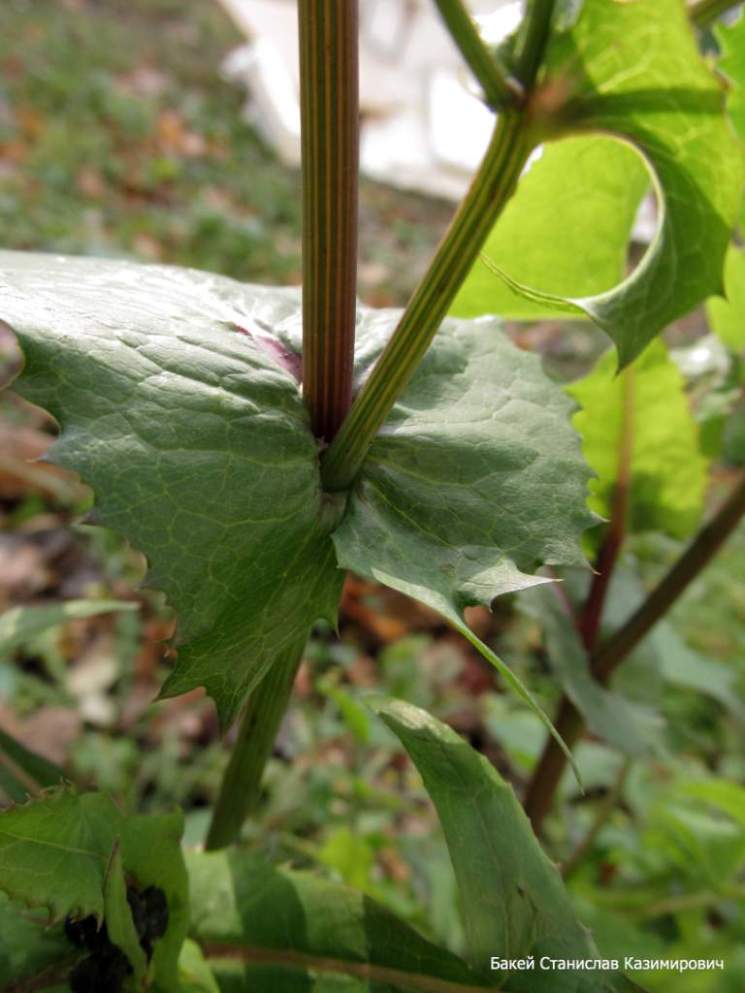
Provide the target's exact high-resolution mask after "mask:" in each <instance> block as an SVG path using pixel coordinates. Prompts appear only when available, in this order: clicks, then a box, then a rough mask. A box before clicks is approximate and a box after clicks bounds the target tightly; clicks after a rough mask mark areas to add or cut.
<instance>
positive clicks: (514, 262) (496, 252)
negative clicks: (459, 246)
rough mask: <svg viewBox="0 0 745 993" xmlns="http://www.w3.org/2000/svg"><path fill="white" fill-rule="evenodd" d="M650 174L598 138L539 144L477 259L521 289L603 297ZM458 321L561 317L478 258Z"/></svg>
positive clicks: (619, 274)
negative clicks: (536, 155) (537, 155)
mask: <svg viewBox="0 0 745 993" xmlns="http://www.w3.org/2000/svg"><path fill="white" fill-rule="evenodd" d="M648 184H649V174H648V173H647V170H646V168H645V167H644V165H643V163H642V161H641V160H640V158H639V156H638V155H637V153H636V152H634V151H633V150H632V149H630V148H629V147H628V146H626V145H624V144H622V143H620V142H616V141H611V140H609V139H608V138H604V137H597V136H592V137H582V138H567V139H566V140H564V141H561V142H554V143H551V144H548V145H546V146H544V148H543V150H542V154H541V157H540V159H538V161H536V162H533V164H532V165H531V166H530V168H529V170H528V172H527V173H525V174H524V175H523V176H522V178H521V179H520V183H519V185H518V188H517V192H516V193H515V196H514V197H513V198H512V200H511V201H510V202H509V204H508V205H507V208H506V209H505V211H504V213H503V214H502V216H501V217H500V219H499V220H498V221H497V223H496V225H495V226H494V229H493V231H492V233H491V234H490V235H489V237H488V239H487V241H486V243H485V245H484V248H483V255H484V256H486V257H487V258H488V259H493V260H495V261H496V262H497V263H498V264H499V265H500V266H504V267H506V268H507V269H508V271H509V273H510V276H511V277H513V279H515V280H517V281H518V282H519V283H521V284H524V285H527V286H539V287H540V288H541V289H542V290H544V291H546V293H549V294H556V295H558V296H562V297H570V296H579V295H586V296H590V295H591V294H595V293H601V292H603V291H604V290H609V289H611V287H613V286H615V285H616V284H617V283H618V282H620V280H621V279H622V278H623V276H624V272H625V268H626V253H627V245H628V241H629V238H630V237H631V230H632V226H633V223H634V217H635V215H636V210H637V207H638V206H639V201H640V199H641V197H642V194H643V193H644V191H645V189H646V188H647V186H648ZM450 312H451V313H452V314H454V315H455V316H456V317H477V316H479V315H480V314H499V315H500V316H501V317H509V318H521V319H532V320H537V319H541V318H549V317H557V316H566V310H565V308H563V307H561V308H559V309H558V310H557V308H556V306H555V305H554V304H553V303H552V301H551V299H550V298H548V297H540V298H535V299H531V298H530V297H528V296H526V295H525V294H523V293H516V292H515V291H514V290H513V289H511V288H510V287H509V285H508V284H507V283H506V282H505V281H504V280H501V279H495V278H494V272H493V270H492V269H491V268H489V266H488V265H487V264H485V262H484V261H483V259H480V260H479V261H478V262H477V263H476V264H475V265H474V267H473V269H472V270H471V272H470V273H469V275H468V277H467V279H466V281H465V283H464V284H463V286H462V287H461V289H460V291H459V292H458V295H457V296H456V298H455V300H454V301H453V304H452V306H451V308H450Z"/></svg>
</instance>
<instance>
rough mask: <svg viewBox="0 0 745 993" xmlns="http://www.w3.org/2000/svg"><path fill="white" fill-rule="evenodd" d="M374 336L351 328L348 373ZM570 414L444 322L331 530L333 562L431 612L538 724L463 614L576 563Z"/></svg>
mask: <svg viewBox="0 0 745 993" xmlns="http://www.w3.org/2000/svg"><path fill="white" fill-rule="evenodd" d="M375 332H376V329H372V330H371V332H369V333H368V331H367V328H366V327H365V326H363V327H362V328H361V329H360V355H361V356H362V358H361V360H360V368H359V374H360V375H364V372H365V370H366V369H367V368H368V367H369V365H370V364H371V362H372V361H373V360H374V358H375V347H374V342H375V340H376V334H375ZM573 409H574V405H573V403H572V401H571V400H570V399H569V398H568V397H567V396H565V395H564V393H563V392H562V390H561V389H560V388H559V387H558V386H557V385H556V384H555V383H553V382H552V381H551V380H550V379H549V378H548V377H547V376H546V375H545V373H544V372H543V371H542V369H541V364H540V360H539V359H538V358H537V357H536V356H534V355H528V354H527V353H525V352H521V351H520V350H519V349H517V348H516V347H515V346H514V345H512V343H511V342H510V340H509V339H508V338H507V336H506V335H505V333H504V330H503V327H502V326H501V325H500V324H499V322H498V321H496V320H493V319H483V320H480V321H455V320H448V321H446V322H445V323H444V324H443V326H442V328H441V329H440V331H439V333H438V335H437V336H436V338H435V340H434V342H433V344H432V347H431V349H430V351H429V352H428V354H427V355H426V357H425V359H424V361H423V362H422V364H421V366H420V367H419V369H418V370H417V372H416V373H415V375H414V378H413V379H412V381H411V384H410V385H409V387H408V389H407V390H406V392H405V394H404V396H403V397H402V399H401V400H400V401H399V402H398V403H397V404H396V406H395V407H394V409H393V411H392V413H391V415H390V416H389V418H388V420H387V421H386V423H385V425H384V427H383V429H382V430H381V432H380V433H379V435H378V437H377V438H376V439H375V441H374V442H373V444H372V447H371V448H370V451H369V453H368V456H367V459H366V461H365V463H364V465H363V467H362V470H361V472H360V476H359V479H358V481H357V484H356V486H355V488H354V490H353V492H352V494H351V495H350V499H349V503H348V508H347V512H346V515H345V516H344V518H343V520H342V523H341V524H340V526H339V527H338V528H337V530H336V531H335V532H334V534H333V540H334V543H335V545H336V548H337V553H338V558H339V564H340V565H342V566H344V567H345V568H347V569H352V570H353V571H354V572H357V573H359V574H360V575H363V576H367V577H369V578H371V579H375V580H377V581H378V582H381V583H384V584H385V585H387V586H391V587H393V588H394V589H397V590H400V591H401V592H402V593H406V594H408V595H409V596H413V597H415V598H416V599H418V600H420V601H422V602H423V603H425V604H427V605H428V606H429V607H432V608H434V609H435V610H437V611H439V612H440V613H441V614H442V615H443V616H444V617H445V618H446V619H447V620H448V621H449V622H450V623H451V624H452V625H453V626H454V627H455V628H456V629H457V630H458V631H460V632H461V633H462V634H463V635H464V636H465V637H466V638H468V640H469V641H470V642H471V643H472V644H473V645H474V646H475V647H476V648H477V649H478V651H479V652H481V654H482V655H483V656H484V657H485V658H486V659H487V660H488V661H489V662H491V664H492V665H494V666H495V667H496V668H497V669H498V670H499V672H500V673H501V674H502V676H503V677H504V679H505V680H506V681H507V683H508V684H509V685H510V686H511V687H512V688H513V690H515V691H516V692H517V693H518V694H519V695H520V696H521V697H522V698H523V699H525V700H526V701H528V702H529V703H530V706H531V707H533V709H534V710H536V712H538V713H539V714H540V716H541V719H542V720H543V721H544V722H545V723H546V725H547V726H548V727H550V723H549V722H548V719H547V718H546V716H545V714H543V713H542V711H541V710H540V708H538V707H537V705H536V704H535V703H534V702H533V700H532V698H531V697H530V695H529V694H528V691H527V690H526V689H525V687H524V686H523V684H522V683H521V682H520V681H519V679H518V678H517V677H516V676H515V675H514V674H513V673H512V672H511V670H510V669H509V668H508V667H507V666H506V665H505V664H504V663H503V662H502V661H501V659H499V658H498V656H496V655H495V654H494V652H492V651H491V650H490V649H489V648H488V646H486V645H485V644H484V643H483V642H481V641H480V640H479V639H478V638H477V637H476V635H475V634H474V633H473V632H472V631H471V630H470V629H469V628H468V626H467V625H466V623H465V620H464V616H463V611H464V608H465V607H466V606H468V605H473V604H484V605H486V606H490V605H491V603H492V601H493V600H494V598H495V597H497V596H499V595H501V594H505V593H512V592H515V591H517V590H521V589H526V588H527V587H530V586H535V585H537V584H539V583H545V582H548V581H549V580H547V579H546V577H540V576H535V575H531V574H530V571H531V570H534V569H535V568H536V566H538V565H541V564H559V563H564V564H567V563H572V562H574V563H576V564H582V563H583V562H584V559H583V557H582V554H581V551H580V547H579V541H580V537H581V535H582V532H583V531H584V530H585V529H586V528H587V527H589V526H590V525H591V524H592V523H594V521H595V518H594V517H593V516H592V515H591V514H590V512H588V511H587V510H586V507H585V504H586V497H587V484H588V480H589V478H590V470H589V469H588V468H587V466H586V465H585V463H584V462H583V460H582V455H581V452H580V445H579V438H578V437H577V435H576V434H575V432H574V430H573V429H572V426H571V422H570V416H571V413H572V410H573Z"/></svg>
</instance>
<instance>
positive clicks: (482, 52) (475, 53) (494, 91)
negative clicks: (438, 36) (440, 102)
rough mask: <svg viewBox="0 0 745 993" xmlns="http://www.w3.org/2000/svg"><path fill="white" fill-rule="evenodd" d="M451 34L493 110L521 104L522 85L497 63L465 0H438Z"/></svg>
mask: <svg viewBox="0 0 745 993" xmlns="http://www.w3.org/2000/svg"><path fill="white" fill-rule="evenodd" d="M435 3H436V4H437V9H438V10H439V11H440V16H441V17H442V19H443V21H444V22H445V25H446V27H447V29H448V31H449V32H450V36H451V38H452V39H453V41H454V42H455V44H456V45H457V46H458V48H459V49H460V53H461V55H462V56H463V58H464V60H465V62H466V64H467V65H468V67H469V69H470V70H471V72H472V73H473V75H474V76H475V77H476V79H477V80H478V82H479V85H480V86H481V89H482V90H483V92H484V98H485V100H486V102H487V103H488V104H489V106H490V107H491V108H492V109H493V110H499V109H500V108H508V107H514V106H517V105H519V104H520V103H521V102H522V100H523V97H524V90H523V87H522V86H521V84H520V83H519V82H518V81H517V80H516V79H512V78H511V77H510V76H508V75H507V74H506V73H505V72H503V70H502V68H501V66H500V65H499V64H498V63H497V61H496V59H495V58H494V56H493V55H492V53H491V52H490V51H489V49H488V48H487V46H486V45H485V44H484V41H483V39H482V37H481V35H480V34H479V32H478V30H477V28H476V25H475V24H474V23H473V19H472V17H471V15H470V14H469V12H468V10H467V8H466V6H465V4H464V3H463V0H435Z"/></svg>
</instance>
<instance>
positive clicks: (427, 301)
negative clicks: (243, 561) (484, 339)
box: [321, 110, 535, 491]
mask: <svg viewBox="0 0 745 993" xmlns="http://www.w3.org/2000/svg"><path fill="white" fill-rule="evenodd" d="M534 143H535V141H534V135H533V134H532V133H531V130H530V127H529V125H528V123H527V121H526V120H524V119H523V117H522V115H521V114H520V113H519V112H518V111H514V110H511V111H505V112H504V113H503V114H502V115H501V116H500V118H499V120H498V121H497V125H496V128H495V130H494V135H493V137H492V140H491V143H490V145H489V148H488V150H487V153H486V155H485V157H484V160H483V162H482V163H481V166H480V168H479V170H478V172H477V174H476V176H475V177H474V180H473V182H472V184H471V188H470V189H469V191H468V193H467V194H466V197H465V199H464V200H463V202H462V203H461V205H460V208H459V209H458V212H457V213H456V215H455V217H454V219H453V221H452V223H451V225H450V228H449V229H448V231H447V233H446V235H445V237H444V239H443V241H442V242H441V244H440V246H439V248H438V250H437V252H436V254H435V257H434V259H433V261H432V264H431V265H430V268H429V270H428V272H427V274H426V275H425V277H424V279H423V280H422V281H421V283H420V284H419V286H418V287H417V289H416V290H415V292H414V295H413V296H412V298H411V300H410V301H409V304H408V306H407V308H406V310H405V311H404V314H403V317H402V318H401V321H400V322H399V324H398V326H397V328H396V330H395V332H394V333H393V335H392V337H391V339H390V341H389V342H388V345H387V346H386V348H385V350H384V351H383V354H382V355H381V357H380V359H379V360H378V362H377V363H376V365H375V367H374V369H373V371H372V373H371V374H370V377H369V378H368V380H367V382H366V383H365V384H364V386H363V387H362V389H361V390H360V393H359V395H358V396H357V398H356V400H355V402H354V404H353V405H352V409H351V410H350V412H349V414H348V416H347V418H346V420H345V421H344V423H343V425H342V427H341V429H340V430H339V432H338V434H337V435H336V437H335V438H334V441H333V442H332V444H331V447H330V448H329V449H328V450H327V451H326V452H325V453H324V458H323V460H322V463H321V474H322V478H323V484H324V486H325V488H326V489H327V490H329V491H333V490H343V489H347V488H348V487H349V486H350V485H351V483H352V482H353V480H354V478H355V476H356V475H357V472H358V471H359V468H360V466H361V465H362V462H363V460H364V458H365V455H366V453H367V450H368V448H369V447H370V444H371V442H372V440H373V438H374V437H375V435H376V434H377V432H378V430H379V429H380V427H381V426H382V424H383V422H384V421H385V419H386V417H387V416H388V413H389V411H390V410H391V408H392V407H393V404H394V403H395V401H396V399H397V398H398V397H399V396H400V395H401V393H402V391H403V390H404V389H405V387H406V385H407V384H408V382H409V380H410V379H411V377H412V376H413V374H414V372H415V371H416V368H417V366H418V365H419V363H420V362H421V360H422V359H423V358H424V354H425V352H426V351H427V349H428V348H429V346H430V344H431V342H432V339H433V338H434V336H435V334H436V332H437V329H438V328H439V326H440V324H441V323H442V320H443V318H444V317H445V315H446V314H447V311H448V308H449V307H450V304H451V303H452V300H453V298H454V296H455V294H456V293H457V292H458V289H459V288H460V286H461V285H462V283H463V281H464V279H465V278H466V276H467V275H468V272H469V271H470V269H471V266H472V265H473V263H474V262H475V261H476V259H477V258H478V255H479V252H480V251H481V248H482V246H483V244H484V242H485V240H486V237H487V235H488V234H489V232H490V231H491V229H492V227H493V226H494V223H495V221H496V220H497V218H498V217H499V215H500V213H501V212H502V210H503V209H504V207H505V204H506V203H507V202H508V200H509V199H510V197H511V196H512V194H513V192H514V190H515V186H516V185H517V181H518V179H519V178H520V173H521V172H522V170H523V167H524V165H525V163H526V161H527V158H528V155H529V154H530V152H531V150H532V148H533V147H534Z"/></svg>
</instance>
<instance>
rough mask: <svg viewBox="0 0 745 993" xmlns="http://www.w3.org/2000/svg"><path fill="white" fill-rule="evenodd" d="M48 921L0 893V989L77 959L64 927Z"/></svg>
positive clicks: (45, 973)
mask: <svg viewBox="0 0 745 993" xmlns="http://www.w3.org/2000/svg"><path fill="white" fill-rule="evenodd" d="M46 925H47V921H46V919H42V918H39V917H38V915H37V916H34V915H33V914H32V913H31V912H29V911H28V910H27V909H26V908H25V907H22V906H20V905H19V904H15V903H11V902H10V900H9V899H8V898H7V897H6V896H5V895H4V894H3V893H0V990H5V989H7V988H8V987H11V988H12V984H21V983H23V982H24V981H25V980H29V979H31V978H32V977H37V976H42V975H51V974H52V972H53V971H56V968H55V967H57V966H58V965H59V963H64V962H67V961H70V962H72V961H73V960H74V958H75V950H74V949H73V948H72V946H71V945H70V943H69V941H67V939H66V938H65V935H64V932H63V930H62V928H61V927H54V928H50V927H47V926H46ZM50 985H51V981H50ZM21 988H22V987H21ZM34 988H36V987H34Z"/></svg>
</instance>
